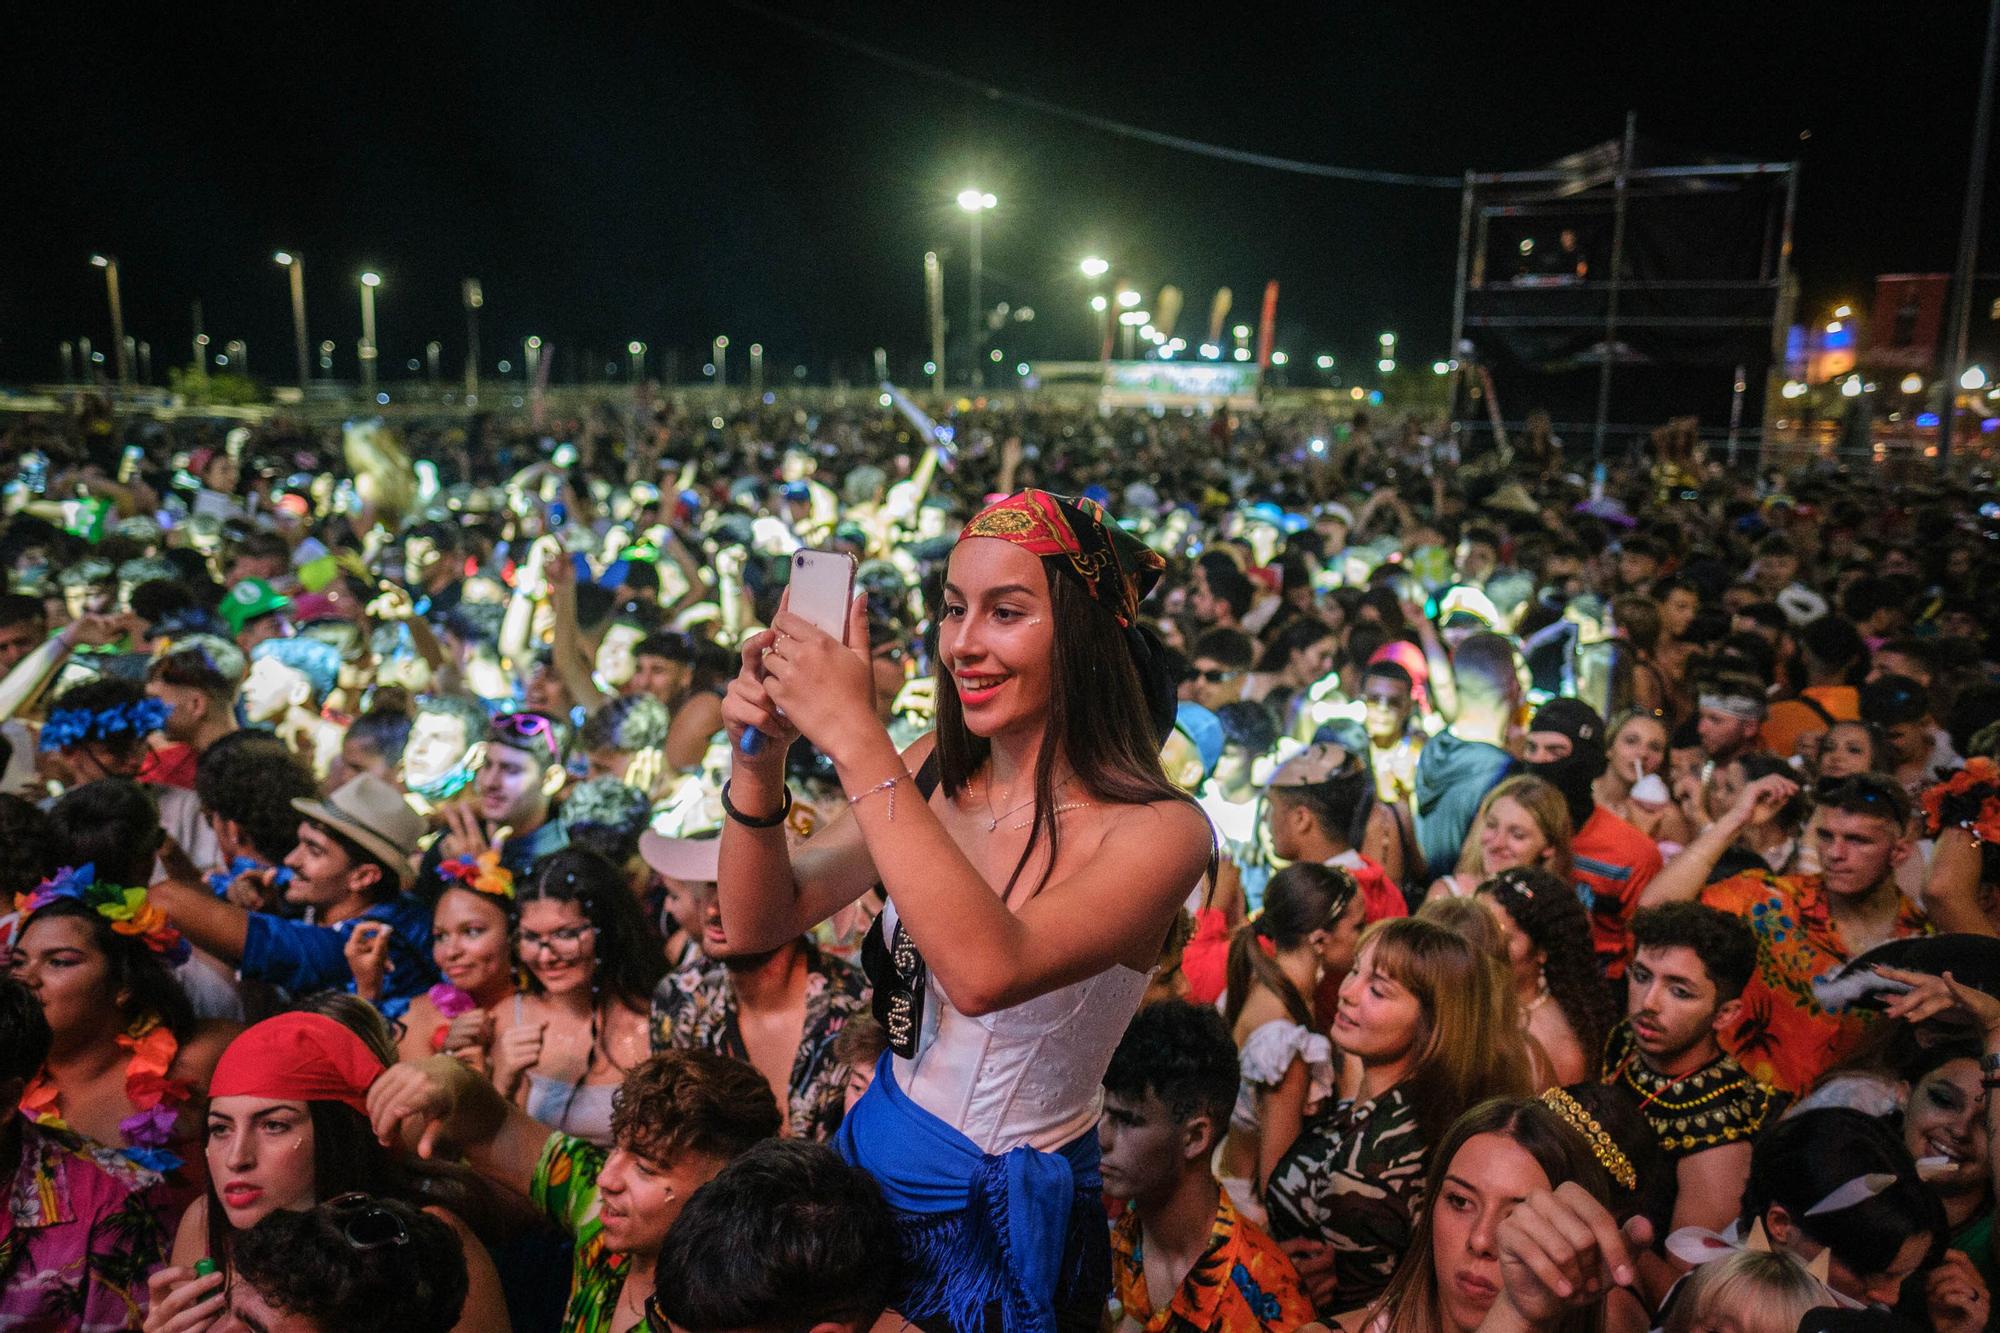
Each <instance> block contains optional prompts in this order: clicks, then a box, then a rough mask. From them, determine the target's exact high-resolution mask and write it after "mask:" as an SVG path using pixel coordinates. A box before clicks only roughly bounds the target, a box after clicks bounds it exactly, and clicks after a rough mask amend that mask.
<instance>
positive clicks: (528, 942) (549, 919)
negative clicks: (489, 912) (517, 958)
mask: <svg viewBox="0 0 2000 1333" xmlns="http://www.w3.org/2000/svg"><path fill="white" fill-rule="evenodd" d="M520 955H521V962H522V963H523V964H525V965H526V966H527V968H528V970H529V971H530V972H533V973H534V974H535V980H537V981H539V982H540V983H541V984H542V989H544V990H546V991H548V992H550V993H551V994H561V993H562V992H564V991H573V990H575V989H577V988H578V987H580V986H588V985H589V984H590V978H591V974H592V973H593V972H595V971H596V970H597V932H596V931H595V930H594V929H592V928H591V924H590V918H589V917H587V916H585V915H584V913H583V908H582V907H581V906H579V905H578V904H576V903H574V902H559V901H556V900H554V899H549V898H531V899H529V900H528V901H527V902H525V903H522V904H521V931H520Z"/></svg>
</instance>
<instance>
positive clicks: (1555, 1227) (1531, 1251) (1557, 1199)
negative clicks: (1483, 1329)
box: [1495, 1181, 1652, 1328]
mask: <svg viewBox="0 0 2000 1333" xmlns="http://www.w3.org/2000/svg"><path fill="white" fill-rule="evenodd" d="M1651 1231H1652V1228H1651V1227H1650V1226H1648V1225H1647V1224H1646V1222H1645V1221H1644V1219H1642V1218H1634V1219H1632V1220H1631V1221H1630V1222H1627V1223H1626V1224H1625V1227H1624V1229H1622V1230H1621V1229H1620V1228H1619V1226H1618V1222H1617V1219H1615V1218H1614V1217H1612V1216H1611V1213H1610V1212H1609V1211H1608V1210H1607V1209H1606V1208H1605V1207H1604V1205H1603V1204H1601V1203H1599V1202H1598V1201H1597V1200H1596V1199H1594V1198H1592V1197H1591V1195H1590V1193H1589V1192H1588V1191H1587V1190H1585V1189H1584V1188H1583V1187H1582V1186H1581V1185H1578V1184H1577V1183H1576V1182H1575V1181H1564V1182H1563V1183H1562V1184H1561V1185H1560V1186H1558V1187H1557V1188H1556V1189H1555V1190H1554V1191H1547V1190H1544V1191H1540V1192H1538V1193H1535V1194H1531V1195H1529V1196H1528V1197H1527V1198H1526V1199H1524V1200H1522V1201H1521V1203H1520V1205H1519V1206H1517V1207H1516V1208H1515V1209H1514V1211H1513V1212H1512V1213H1510V1214H1508V1216H1507V1220H1506V1221H1504V1222H1502V1223H1501V1224H1500V1231H1499V1237H1498V1244H1499V1249H1500V1280H1501V1283H1502V1284H1503V1285H1502V1291H1501V1298H1500V1300H1499V1301H1497V1302H1495V1305H1496V1307H1497V1306H1500V1305H1504V1306H1506V1307H1507V1308H1508V1310H1509V1311H1511V1313H1512V1314H1514V1315H1516V1316H1518V1317H1519V1322H1525V1323H1526V1324H1527V1326H1528V1327H1530V1328H1543V1327H1553V1326H1554V1323H1555V1321H1556V1320H1558V1319H1560V1318H1561V1317H1562V1316H1563V1314H1565V1313H1566V1312H1568V1311H1570V1310H1579V1309H1583V1308H1584V1307H1586V1306H1589V1305H1592V1304H1594V1303H1595V1302H1597V1301H1601V1300H1603V1299H1604V1297H1605V1296H1607V1295H1609V1294H1610V1291H1611V1289H1612V1288H1613V1287H1614V1286H1616V1287H1629V1286H1631V1285H1632V1283H1633V1281H1634V1280H1635V1279H1636V1277H1637V1271H1636V1269H1635V1268H1634V1267H1633V1263H1632V1255H1633V1252H1634V1251H1635V1250H1636V1249H1638V1248H1640V1247H1642V1246H1643V1244H1644V1242H1645V1241H1646V1240H1648V1239H1650V1236H1651ZM1495 1313H1496V1314H1499V1313H1500V1311H1499V1310H1498V1309H1496V1310H1495ZM1504 1323H1505V1321H1504V1319H1503V1325H1504ZM1503 1325H1496V1326H1503Z"/></svg>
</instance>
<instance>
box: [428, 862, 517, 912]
mask: <svg viewBox="0 0 2000 1333" xmlns="http://www.w3.org/2000/svg"><path fill="white" fill-rule="evenodd" d="M438 875H439V877H440V878H443V879H446V880H450V881H452V882H453V883H456V884H459V885H461V886H463V887H465V888H468V889H471V890H472V891H473V892H474V893H483V894H486V895H487V896H488V897H492V898H506V899H509V900H510V901H511V900H512V899H513V897H514V872H513V871H511V870H509V869H508V868H507V867H506V866H503V865H501V864H500V853H499V852H497V851H492V850H488V851H484V852H481V853H480V854H479V855H478V857H477V858H473V857H465V856H454V857H450V858H448V859H446V860H444V861H441V862H439V863H438Z"/></svg>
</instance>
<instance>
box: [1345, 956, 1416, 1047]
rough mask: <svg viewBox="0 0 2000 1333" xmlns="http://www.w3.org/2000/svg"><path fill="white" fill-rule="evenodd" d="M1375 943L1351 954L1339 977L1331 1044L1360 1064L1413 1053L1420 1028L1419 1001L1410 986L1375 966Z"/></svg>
mask: <svg viewBox="0 0 2000 1333" xmlns="http://www.w3.org/2000/svg"><path fill="white" fill-rule="evenodd" d="M1375 952H1376V946H1375V945H1374V944H1370V945H1368V947H1366V948H1365V949H1363V950H1362V951H1361V954H1360V956H1359V957H1357V958H1356V959H1355V960H1354V968H1353V970H1352V971H1350V972H1349V973H1348V974H1347V976H1346V978H1345V979H1343V980H1342V981H1341V983H1340V1007H1339V1009H1338V1010H1336V1011H1335V1013H1334V1018H1333V1040H1334V1044H1335V1045H1337V1046H1339V1047H1340V1049H1341V1050H1343V1051H1345V1052H1346V1053H1347V1054H1349V1055H1352V1056H1355V1057H1357V1058H1359V1059H1360V1060H1361V1061H1362V1063H1364V1064H1390V1063H1393V1062H1394V1061H1397V1060H1400V1059H1403V1058H1405V1057H1407V1056H1409V1055H1411V1054H1413V1053H1414V1051H1415V1049H1416V1045H1417V1040H1418V1038H1419V1036H1420V1035H1421V1033H1422V1029H1423V1021H1424V1020H1423V1006H1422V1005H1421V1004H1419V1003H1418V1002H1417V997H1416V996H1415V995H1413V994H1411V993H1410V990H1409V988H1408V987H1406V986H1404V985H1403V983H1402V982H1400V981H1398V980H1396V979H1395V978H1394V977H1392V976H1390V975H1389V974H1388V973H1386V972H1378V971H1377V970H1376V969H1375Z"/></svg>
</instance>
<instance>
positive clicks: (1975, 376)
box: [1958, 366, 1986, 393]
mask: <svg viewBox="0 0 2000 1333" xmlns="http://www.w3.org/2000/svg"><path fill="white" fill-rule="evenodd" d="M1958 387H1959V388H1961V389H1965V390H1967V391H1968V392H1974V393H1976V392H1978V391H1979V390H1981V389H1983V388H1985V387H1986V368H1985V367H1984V366H1967V367H1966V368H1965V373H1964V374H1963V375H1960V376H1959V377H1958Z"/></svg>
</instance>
